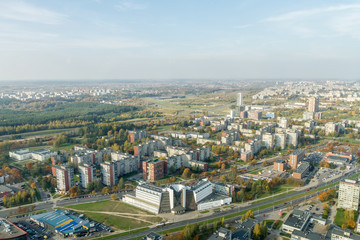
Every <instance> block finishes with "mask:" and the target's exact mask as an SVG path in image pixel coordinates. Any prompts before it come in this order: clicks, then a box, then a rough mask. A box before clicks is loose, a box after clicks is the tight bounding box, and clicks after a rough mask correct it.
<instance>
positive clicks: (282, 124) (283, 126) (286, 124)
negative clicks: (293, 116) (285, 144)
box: [279, 117, 289, 129]
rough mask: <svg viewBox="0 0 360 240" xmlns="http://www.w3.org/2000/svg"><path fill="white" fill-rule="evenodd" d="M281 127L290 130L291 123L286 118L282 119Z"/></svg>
mask: <svg viewBox="0 0 360 240" xmlns="http://www.w3.org/2000/svg"><path fill="white" fill-rule="evenodd" d="M279 127H281V128H284V129H286V128H288V127H289V121H288V120H287V119H286V118H284V117H282V118H280V121H279Z"/></svg>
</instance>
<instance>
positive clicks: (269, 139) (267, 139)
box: [262, 133, 275, 149]
mask: <svg viewBox="0 0 360 240" xmlns="http://www.w3.org/2000/svg"><path fill="white" fill-rule="evenodd" d="M262 141H263V144H264V146H265V147H266V148H268V149H269V148H273V147H274V145H275V137H274V135H273V134H272V133H265V134H263V135H262Z"/></svg>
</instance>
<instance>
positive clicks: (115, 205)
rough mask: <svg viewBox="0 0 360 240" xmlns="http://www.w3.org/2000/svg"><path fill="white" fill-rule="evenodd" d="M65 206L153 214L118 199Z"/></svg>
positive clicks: (76, 208) (89, 209)
mask: <svg viewBox="0 0 360 240" xmlns="http://www.w3.org/2000/svg"><path fill="white" fill-rule="evenodd" d="M65 207H66V208H72V209H75V210H83V211H102V212H120V213H138V214H146V215H154V214H153V213H150V212H147V211H145V210H142V209H139V208H136V207H134V206H131V205H129V204H126V203H123V202H121V201H119V200H115V201H113V200H105V201H99V202H92V203H83V204H77V205H70V206H65Z"/></svg>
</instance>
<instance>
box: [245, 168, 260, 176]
mask: <svg viewBox="0 0 360 240" xmlns="http://www.w3.org/2000/svg"><path fill="white" fill-rule="evenodd" d="M259 172H261V169H258V168H257V169H254V170H252V171H250V172H247V173H250V174H255V175H257V174H258V173H259Z"/></svg>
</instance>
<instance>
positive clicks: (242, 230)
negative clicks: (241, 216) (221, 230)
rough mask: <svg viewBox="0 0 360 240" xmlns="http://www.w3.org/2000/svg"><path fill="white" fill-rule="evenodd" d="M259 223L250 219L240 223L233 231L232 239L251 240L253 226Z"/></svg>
mask: <svg viewBox="0 0 360 240" xmlns="http://www.w3.org/2000/svg"><path fill="white" fill-rule="evenodd" d="M258 223H259V221H258V220H256V219H252V218H247V219H245V220H244V221H243V222H242V223H240V224H239V225H238V226H237V227H236V229H235V231H234V232H233V233H232V239H240V240H250V239H252V235H253V230H254V228H255V225H256V224H258Z"/></svg>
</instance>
